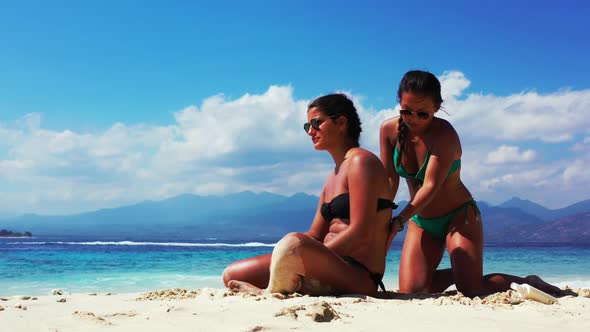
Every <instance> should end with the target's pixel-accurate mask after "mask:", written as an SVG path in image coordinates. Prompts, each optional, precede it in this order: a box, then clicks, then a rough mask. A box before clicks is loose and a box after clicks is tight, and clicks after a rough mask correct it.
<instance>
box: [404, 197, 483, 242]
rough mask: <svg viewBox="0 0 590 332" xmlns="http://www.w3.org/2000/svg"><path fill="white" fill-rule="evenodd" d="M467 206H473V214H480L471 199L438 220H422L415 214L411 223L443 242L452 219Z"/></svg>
mask: <svg viewBox="0 0 590 332" xmlns="http://www.w3.org/2000/svg"><path fill="white" fill-rule="evenodd" d="M469 206H473V208H475V212H476V213H477V215H479V214H480V212H479V209H478V208H477V204H476V203H475V200H474V199H472V200H470V201H468V202H465V203H463V204H462V205H461V206H459V207H458V208H456V209H454V210H453V211H451V212H449V213H447V214H445V215H444V216H441V217H438V218H423V217H420V216H419V215H417V214H416V215H414V216H413V217H412V221H413V222H414V223H415V224H416V225H418V227H420V228H422V229H423V230H425V231H426V233H428V234H430V235H431V236H432V237H433V238H435V239H438V240H444V238H445V237H446V236H447V232H448V230H449V225H450V224H451V221H452V220H453V218H454V217H455V216H456V215H457V214H459V213H461V212H463V211H465V210H467V208H468V207H469Z"/></svg>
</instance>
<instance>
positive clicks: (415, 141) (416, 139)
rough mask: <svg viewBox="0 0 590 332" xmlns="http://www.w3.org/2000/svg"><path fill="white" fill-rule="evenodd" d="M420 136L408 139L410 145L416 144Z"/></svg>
mask: <svg viewBox="0 0 590 332" xmlns="http://www.w3.org/2000/svg"><path fill="white" fill-rule="evenodd" d="M420 139H421V138H420V136H414V137H412V138H410V142H412V143H418V141H419V140H420Z"/></svg>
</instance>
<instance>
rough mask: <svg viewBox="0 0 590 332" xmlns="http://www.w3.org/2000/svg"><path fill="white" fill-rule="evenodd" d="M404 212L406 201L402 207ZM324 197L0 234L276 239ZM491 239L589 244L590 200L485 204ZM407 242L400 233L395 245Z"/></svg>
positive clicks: (38, 224)
mask: <svg viewBox="0 0 590 332" xmlns="http://www.w3.org/2000/svg"><path fill="white" fill-rule="evenodd" d="M397 203H398V205H400V208H398V210H397V211H401V209H402V208H403V207H404V206H405V205H406V204H407V202H405V201H402V202H397ZM317 204H318V197H317V196H313V195H307V194H303V193H297V194H295V195H293V196H290V197H287V196H281V195H276V194H272V193H268V192H262V193H252V192H241V193H237V194H231V195H225V196H197V195H192V194H184V195H180V196H176V197H172V198H169V199H166V200H162V201H144V202H141V203H138V204H134V205H129V206H123V207H118V208H110V209H101V210H97V211H92V212H86V213H80V214H73V215H65V216H42V215H35V214H26V215H21V216H18V217H12V218H4V219H0V229H2V228H4V229H10V230H12V231H20V232H24V231H28V232H31V233H33V234H34V235H35V236H38V237H41V236H43V237H63V236H67V237H78V238H87V239H94V240H99V239H100V240H107V239H108V240H133V241H154V240H158V241H162V240H169V241H175V240H180V241H198V240H212V239H216V240H219V241H263V242H265V241H276V240H278V239H279V238H280V237H281V236H282V235H284V234H286V233H288V232H293V231H297V232H303V231H306V230H307V229H308V227H309V225H310V223H311V220H312V219H313V216H314V214H315V210H316V209H317ZM478 205H479V208H480V210H481V213H482V217H483V221H484V232H485V237H486V242H488V243H489V242H493V243H502V242H546V243H547V242H551V243H583V242H585V243H589V242H590V200H585V201H581V202H578V203H575V204H572V205H570V206H567V207H564V208H561V209H547V208H545V207H543V206H541V205H539V204H536V203H534V202H531V201H528V200H524V199H520V198H516V197H514V198H512V199H510V200H508V201H506V202H504V203H502V204H500V205H497V206H492V205H490V204H487V203H485V202H478ZM401 240H403V234H402V236H397V237H396V239H395V241H397V242H399V241H401Z"/></svg>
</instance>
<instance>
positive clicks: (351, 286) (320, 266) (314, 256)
mask: <svg viewBox="0 0 590 332" xmlns="http://www.w3.org/2000/svg"><path fill="white" fill-rule="evenodd" d="M272 255H273V257H272V263H271V268H270V270H271V274H270V282H269V286H268V288H267V290H266V291H267V292H271V293H274V292H280V293H291V292H299V293H305V294H309V295H328V294H343V293H354V294H365V295H375V294H376V293H377V286H376V285H375V283H374V282H373V281H372V280H371V279H370V277H369V273H368V272H367V271H365V270H363V269H362V268H359V267H355V266H352V265H350V264H348V263H346V262H345V261H344V260H343V259H342V258H341V257H340V256H338V255H337V254H336V253H334V252H333V251H331V250H330V249H328V248H327V247H326V246H325V245H324V244H323V243H322V242H319V241H317V240H316V239H314V238H311V237H309V236H308V235H305V234H302V233H289V234H287V235H286V236H285V237H283V239H281V241H279V242H278V243H277V245H276V246H275V249H274V250H273V254H272Z"/></svg>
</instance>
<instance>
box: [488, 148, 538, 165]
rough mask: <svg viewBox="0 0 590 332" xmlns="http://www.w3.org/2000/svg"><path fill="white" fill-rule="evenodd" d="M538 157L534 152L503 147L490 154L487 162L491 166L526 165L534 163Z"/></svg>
mask: <svg viewBox="0 0 590 332" xmlns="http://www.w3.org/2000/svg"><path fill="white" fill-rule="evenodd" d="M536 157H537V154H536V152H535V151H533V150H525V151H520V148H519V147H517V146H508V145H501V146H499V147H498V149H496V150H494V151H492V152H490V153H488V157H487V162H488V163H490V164H504V163H526V162H530V161H533V160H534V159H535V158H536Z"/></svg>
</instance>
